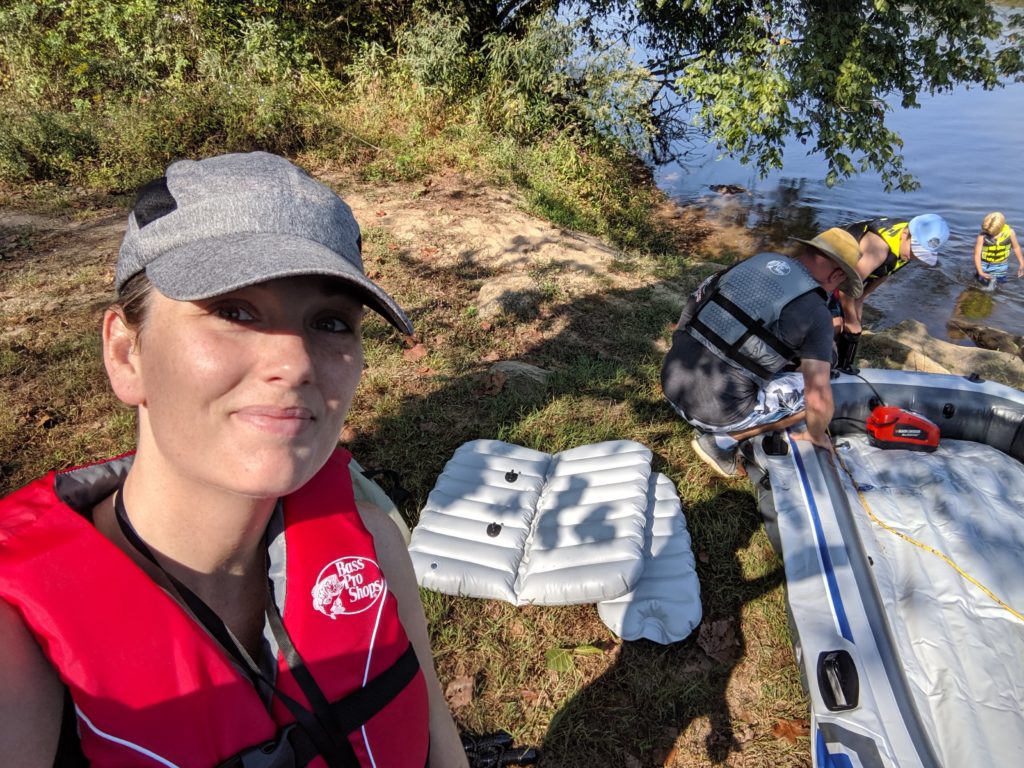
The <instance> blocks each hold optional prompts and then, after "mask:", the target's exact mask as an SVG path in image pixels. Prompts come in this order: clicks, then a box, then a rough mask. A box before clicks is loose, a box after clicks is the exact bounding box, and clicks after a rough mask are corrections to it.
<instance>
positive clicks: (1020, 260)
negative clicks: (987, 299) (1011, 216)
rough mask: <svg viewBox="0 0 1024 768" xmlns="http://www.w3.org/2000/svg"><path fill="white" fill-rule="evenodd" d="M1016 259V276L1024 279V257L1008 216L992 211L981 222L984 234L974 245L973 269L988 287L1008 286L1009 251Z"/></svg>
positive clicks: (981, 233) (980, 235)
mask: <svg viewBox="0 0 1024 768" xmlns="http://www.w3.org/2000/svg"><path fill="white" fill-rule="evenodd" d="M1011 247H1012V248H1013V253H1014V255H1015V256H1016V257H1017V277H1024V255H1021V250H1020V243H1018V242H1017V234H1016V233H1015V232H1014V231H1013V229H1011V228H1010V225H1009V224H1007V223H1006V217H1005V216H1004V215H1003V214H1001V213H999V211H993V212H992V213H990V214H989V215H988V216H986V217H985V218H984V220H983V221H982V222H981V232H979V233H978V238H977V239H976V240H975V242H974V269H975V270H976V271H977V273H978V275H977V276H978V282H980V283H981V284H982V285H984V286H985V287H986V288H995V286H996V283H997V282H999V283H1005V282H1006V278H1007V276H1008V275H1009V271H1010V269H1009V267H1010V248H1011Z"/></svg>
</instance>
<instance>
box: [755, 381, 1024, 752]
mask: <svg viewBox="0 0 1024 768" xmlns="http://www.w3.org/2000/svg"><path fill="white" fill-rule="evenodd" d="M833 392H834V396H835V401H836V411H835V419H834V420H833V422H832V425H831V428H830V432H831V434H832V435H833V438H834V443H835V446H836V452H835V456H834V457H833V456H830V455H829V453H828V452H827V451H825V450H823V449H821V448H817V447H815V446H813V445H811V444H810V443H807V442H804V441H795V440H793V439H792V438H791V437H790V436H789V435H786V434H780V433H774V434H766V435H762V436H759V438H757V439H756V440H755V441H753V442H752V444H751V445H749V446H746V447H745V452H746V453H748V459H749V461H748V472H749V474H750V476H751V480H752V481H753V482H754V486H755V489H756V491H757V495H758V503H759V507H760V509H761V513H762V515H763V517H764V519H765V523H766V526H767V529H768V532H769V536H770V538H771V539H772V543H773V545H774V546H775V547H776V548H777V549H778V550H779V552H780V553H781V555H782V557H783V560H784V563H785V572H786V586H787V601H788V607H789V611H790V620H791V629H792V635H793V644H794V649H795V652H796V658H797V663H798V664H799V666H800V670H801V675H802V677H803V679H804V684H805V686H806V688H807V692H808V696H809V698H810V705H811V738H812V745H811V746H812V753H813V764H814V765H815V766H835V768H847V767H849V766H869V767H872V768H873V767H875V766H901V768H902V767H905V766H927V767H928V768H932V767H933V766H967V765H986V766H1008V767H1009V766H1014V767H1016V766H1021V765H1024V616H1022V614H1024V578H1022V577H1024V464H1022V461H1024V393H1021V392H1020V391H1017V390H1015V389H1011V388H1009V387H1005V386H1002V385H999V384H994V383H991V382H985V381H980V380H977V379H976V378H973V377H968V378H964V377H959V376H952V375H950V376H946V375H936V374H924V373H914V372H904V371H886V370H867V369H865V370H863V371H861V373H860V374H859V375H858V376H851V375H846V374H843V375H841V376H840V377H839V378H838V379H835V380H833ZM878 405H889V406H898V407H901V408H904V409H908V410H910V411H913V412H915V413H917V414H920V415H923V416H925V417H926V418H927V419H930V420H931V421H932V422H934V423H935V424H937V425H938V426H939V429H940V432H941V440H940V441H939V446H938V448H937V449H936V450H934V451H932V452H924V451H920V450H907V449H903V448H895V449H893V448H881V447H878V446H877V445H874V444H872V441H871V440H869V439H868V436H867V435H866V434H865V423H866V421H867V419H868V418H869V416H870V414H871V412H872V410H873V409H874V408H875V407H876V406H878Z"/></svg>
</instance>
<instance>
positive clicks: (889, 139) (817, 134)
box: [586, 0, 1024, 189]
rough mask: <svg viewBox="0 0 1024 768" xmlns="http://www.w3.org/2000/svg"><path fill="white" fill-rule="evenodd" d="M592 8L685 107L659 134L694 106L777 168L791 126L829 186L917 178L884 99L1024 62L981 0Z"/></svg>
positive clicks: (910, 103)
mask: <svg viewBox="0 0 1024 768" xmlns="http://www.w3.org/2000/svg"><path fill="white" fill-rule="evenodd" d="M586 5H587V6H588V7H589V8H590V10H591V11H592V12H591V13H589V14H586V18H587V20H588V21H589V23H590V24H591V25H592V28H594V29H602V30H604V31H605V32H609V31H614V32H617V33H619V34H621V36H622V37H623V39H626V40H632V41H635V42H636V43H638V44H640V45H642V47H643V48H644V49H645V50H647V51H649V52H650V62H649V66H650V68H651V70H652V71H654V72H656V73H658V76H659V77H660V79H661V83H662V85H663V87H664V88H665V92H666V93H667V94H669V95H670V96H671V100H672V102H673V103H674V104H676V105H677V106H678V107H679V110H678V111H677V112H675V113H673V112H664V111H663V112H662V113H661V114H660V124H661V127H662V130H663V132H664V134H668V135H675V134H685V131H686V128H685V126H682V125H680V121H684V122H685V121H686V120H688V119H689V118H690V117H691V116H695V117H696V121H697V125H698V126H699V128H700V130H701V133H703V134H706V135H708V136H709V137H710V138H711V139H712V140H714V141H716V142H718V144H719V146H720V147H721V148H722V149H723V150H725V151H728V152H730V153H734V154H736V155H737V156H739V157H740V158H742V159H743V160H745V161H748V162H752V163H754V164H755V165H756V166H757V167H758V168H759V169H760V170H761V171H762V172H764V171H766V170H768V169H770V168H773V167H779V166H780V165H781V161H782V148H783V146H784V143H785V141H786V140H787V138H789V137H791V136H793V137H796V138H798V139H799V140H800V141H802V142H803V143H805V144H807V145H808V148H809V149H810V151H812V152H819V153H821V154H822V155H824V157H825V159H826V161H827V162H828V166H829V173H828V179H827V180H828V181H829V182H830V183H833V182H835V181H837V180H839V179H842V178H845V177H847V176H849V175H850V174H852V173H856V172H858V171H874V172H877V173H879V174H880V175H881V177H882V181H883V183H884V184H885V186H886V188H887V189H891V188H894V187H898V188H900V189H911V188H913V187H914V186H915V182H914V180H913V178H912V176H911V175H910V174H909V173H908V171H907V169H906V168H905V167H904V162H903V156H902V154H901V152H900V150H901V147H902V142H901V141H900V138H899V136H898V135H897V134H895V133H894V132H893V131H891V130H890V129H889V128H887V127H886V125H885V118H886V114H887V112H888V111H889V110H890V107H889V106H887V103H886V101H888V102H890V103H892V102H894V101H895V102H896V103H898V104H899V105H900V106H901V107H903V108H912V107H915V106H917V103H918V96H919V95H920V94H922V93H934V92H936V91H943V90H949V89H950V88H953V87H955V86H957V85H960V84H967V85H976V86H981V87H983V88H993V87H997V86H998V84H999V83H1000V82H1004V81H1006V80H1007V79H1009V78H1016V77H1019V76H1020V74H1021V72H1022V71H1024V67H1022V45H1024V38H1020V37H1016V36H1013V35H1009V36H1002V37H1001V33H1002V30H1003V23H1002V22H1001V21H1000V19H999V18H997V15H996V13H995V11H994V10H993V8H992V7H991V6H990V5H989V4H988V3H986V2H984V0H946V1H944V2H934V1H933V0H914V1H912V2H901V3H890V2H883V1H882V0H873V1H868V0H860V1H859V2H848V3H821V2H808V1H807V0H804V1H802V2H797V1H795V0H754V1H753V2H751V1H750V0H724V1H723V2H714V3H712V2H707V1H702V2H692V0H689V1H687V2H666V0H639V2H627V1H626V0H591V1H590V2H588V3H587V4H586ZM1007 23H1008V24H1010V25H1011V26H1013V25H1014V24H1015V23H1016V24H1019V22H1015V21H1014V20H1008V21H1007ZM662 148H663V147H662Z"/></svg>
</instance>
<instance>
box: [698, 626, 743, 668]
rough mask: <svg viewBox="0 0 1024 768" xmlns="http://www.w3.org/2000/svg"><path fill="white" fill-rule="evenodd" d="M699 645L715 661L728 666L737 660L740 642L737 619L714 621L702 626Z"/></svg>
mask: <svg viewBox="0 0 1024 768" xmlns="http://www.w3.org/2000/svg"><path fill="white" fill-rule="evenodd" d="M697 645H699V646H700V647H701V649H702V650H703V651H704V653H706V654H707V655H708V656H710V657H711V658H712V659H714V660H715V661H718V662H721V663H723V664H726V663H728V662H730V661H732V660H733V659H735V658H736V651H737V650H738V649H739V645H740V641H739V638H738V637H737V635H736V620H735V619H714V620H713V621H705V622H704V623H702V624H701V625H700V632H699V633H698V635H697Z"/></svg>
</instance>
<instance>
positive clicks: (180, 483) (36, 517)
mask: <svg viewBox="0 0 1024 768" xmlns="http://www.w3.org/2000/svg"><path fill="white" fill-rule="evenodd" d="M115 287H116V289H117V293H118V299H117V303H116V304H114V305H113V306H112V307H110V308H109V309H108V310H107V311H106V312H105V314H104V317H103V326H102V334H103V359H104V364H105V366H106V370H107V375H108V376H109V378H110V383H111V386H112V388H113V390H114V393H115V394H116V395H117V397H118V398H120V399H121V400H122V401H123V402H124V403H126V404H128V405H129V406H132V407H134V408H136V410H137V413H138V424H137V444H136V448H135V450H134V452H133V453H131V454H129V455H126V456H123V457H119V458H115V459H112V460H108V461H104V462H100V463H97V464H93V465H89V466H85V467H80V468H76V469H72V470H66V471H62V472H57V473H51V474H49V475H47V476H46V477H44V478H42V479H41V480H39V481H37V482H35V483H33V484H31V485H29V486H26V487H25V488H23V489H21V490H20V491H17V492H15V493H14V494H12V495H11V496H9V497H7V498H6V499H4V500H3V501H2V502H0V754H2V755H3V762H4V764H5V765H7V766H27V767H30V768H41V767H44V766H45V767H48V766H51V765H54V764H55V763H56V764H58V765H74V764H84V762H83V758H82V753H84V760H87V761H88V763H90V764H91V765H93V766H103V767H105V766H147V765H154V766H160V765H162V766H182V767H183V768H184V766H196V767H197V768H200V767H203V768H205V767H207V766H218V765H230V766H239V768H242V767H245V768H250V767H252V766H256V767H258V768H276V767H277V766H282V767H283V766H304V765H316V766H324V765H326V766H377V767H378V768H385V767H386V766H415V767H416V768H422V766H424V765H425V764H428V763H429V765H431V766H463V765H465V764H466V762H465V755H464V753H463V752H462V749H461V746H460V744H459V738H458V735H457V733H456V730H455V727H454V724H453V721H452V718H451V715H450V713H449V711H448V709H447V707H446V704H445V701H444V699H443V697H442V694H441V690H440V686H439V684H438V681H437V677H436V674H435V672H434V667H433V660H432V657H431V653H430V647H429V638H428V634H427V626H426V621H425V619H424V614H423V608H422V605H421V604H420V600H419V593H418V591H417V587H416V583H415V578H414V575H413V571H412V566H411V564H410V562H409V558H408V554H407V552H406V549H405V543H404V540H403V538H402V536H401V534H400V532H399V531H398V529H397V527H396V526H395V524H394V523H393V522H392V521H391V520H390V519H389V518H388V517H387V515H386V514H385V513H383V512H381V511H380V510H377V509H374V508H370V507H367V506H366V505H362V506H357V505H356V503H355V500H354V498H353V490H352V482H351V477H350V475H349V468H348V465H349V459H350V457H349V456H348V454H347V453H345V452H344V451H343V450H340V449H338V448H337V442H338V436H339V434H340V432H341V428H342V425H343V423H344V420H345V414H346V411H347V410H348V407H349V404H350V403H351V401H352V397H353V394H354V393H355V389H356V386H357V384H358V382H359V377H360V374H361V372H362V368H363V352H362V341H361V336H360V327H361V321H362V315H363V311H364V310H363V308H364V306H367V307H370V308H371V309H373V310H375V311H377V312H379V313H380V314H381V315H383V316H384V317H385V318H386V319H387V320H388V321H389V322H390V323H391V324H392V325H393V326H395V327H396V328H397V329H398V330H399V331H401V332H403V333H411V330H412V329H411V326H410V324H409V320H408V318H407V317H406V316H405V314H404V312H403V311H402V310H401V308H400V307H399V306H398V305H397V304H396V303H395V301H394V300H393V299H392V298H391V297H390V296H388V295H387V294H386V293H385V292H384V291H383V290H381V288H380V287H378V286H377V285H376V284H374V283H373V282H372V281H371V280H369V279H368V278H367V277H366V276H365V274H364V273H363V269H362V259H361V255H360V235H359V227H358V225H357V224H356V221H355V219H354V218H353V217H352V213H351V211H350V209H349V208H348V206H347V205H346V204H345V203H344V202H342V201H341V200H340V199H339V198H338V197H337V196H336V195H335V194H334V193H333V192H331V191H330V190H329V189H328V188H327V187H326V186H324V185H322V184H320V183H319V182H317V181H314V180H313V179H312V178H310V177H309V176H308V175H307V174H306V173H305V172H304V171H302V170H301V169H299V168H296V167H295V166H293V165H292V164H291V163H289V162H288V161H286V160H284V159H283V158H280V157H277V156H274V155H269V154H265V153H253V154H248V155H224V156H221V157H213V158H209V159H206V160H200V161H182V162H177V163H174V164H173V165H171V166H170V167H169V168H168V169H167V173H166V175H165V176H164V177H162V178H160V179H157V180H156V181H154V182H151V183H150V184H148V185H146V186H145V187H144V188H143V189H142V190H140V193H139V197H138V200H137V201H136V205H135V207H134V208H133V210H132V213H131V215H130V216H129V221H128V230H127V233H126V234H125V237H124V241H123V243H122V245H121V250H120V255H119V258H118V262H117V270H116V277H115Z"/></svg>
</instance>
